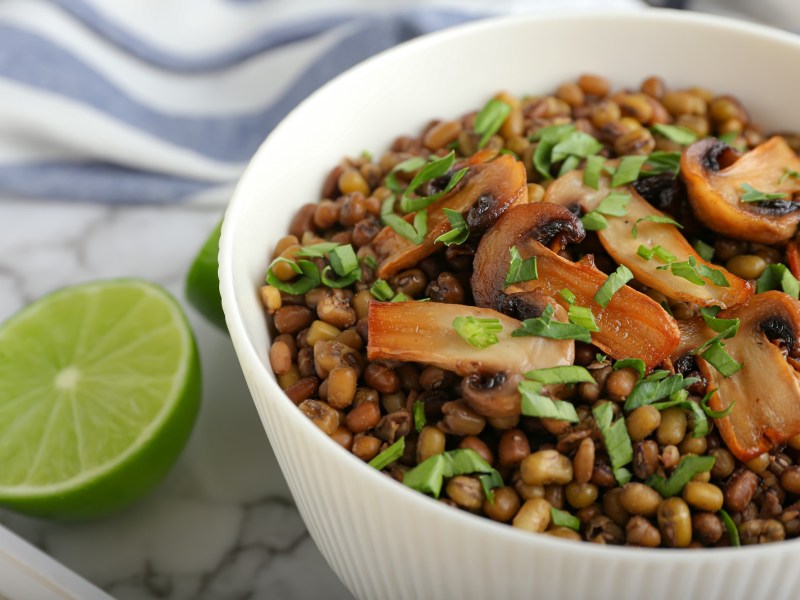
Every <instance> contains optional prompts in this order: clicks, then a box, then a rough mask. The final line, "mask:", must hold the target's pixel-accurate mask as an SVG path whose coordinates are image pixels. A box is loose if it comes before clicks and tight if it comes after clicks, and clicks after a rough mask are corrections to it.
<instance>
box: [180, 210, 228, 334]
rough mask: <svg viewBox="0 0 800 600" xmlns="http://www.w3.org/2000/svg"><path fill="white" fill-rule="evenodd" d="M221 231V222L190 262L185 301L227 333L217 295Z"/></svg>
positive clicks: (218, 294)
mask: <svg viewBox="0 0 800 600" xmlns="http://www.w3.org/2000/svg"><path fill="white" fill-rule="evenodd" d="M221 230H222V221H220V222H219V224H218V225H217V226H216V227H215V228H214V231H212V232H211V235H209V236H208V239H207V240H206V242H205V244H203V247H202V248H200V252H198V254H197V256H195V258H194V261H192V266H191V267H190V268H189V273H188V274H187V275H186V299H187V300H188V301H189V303H190V304H191V305H192V306H194V307H195V308H196V309H197V310H198V312H199V313H200V314H201V315H203V316H204V317H205V318H206V319H208V320H209V321H211V322H212V323H213V324H214V325H216V326H217V327H219V328H221V329H222V330H223V331H228V327H227V325H225V313H224V312H222V296H221V295H220V293H219V274H218V271H219V262H218V260H217V255H218V254H219V234H220V231H221Z"/></svg>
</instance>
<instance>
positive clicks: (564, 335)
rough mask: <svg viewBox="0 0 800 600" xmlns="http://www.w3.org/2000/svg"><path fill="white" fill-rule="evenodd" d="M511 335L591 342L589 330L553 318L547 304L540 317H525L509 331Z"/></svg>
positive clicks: (550, 308) (550, 307) (551, 309)
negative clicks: (518, 326)
mask: <svg viewBox="0 0 800 600" xmlns="http://www.w3.org/2000/svg"><path fill="white" fill-rule="evenodd" d="M511 336H512V337H525V336H538V337H545V338H550V339H553V340H578V341H580V342H585V343H587V344H589V343H591V341H592V336H591V335H590V334H589V330H588V329H586V328H585V327H581V326H580V325H575V324H574V323H562V322H561V321H557V320H555V319H553V307H552V306H550V305H549V304H548V305H547V306H546V307H545V309H544V310H543V311H542V316H541V317H536V318H534V319H525V320H524V321H523V322H522V326H521V327H520V328H519V329H516V330H514V331H513V332H512V333H511Z"/></svg>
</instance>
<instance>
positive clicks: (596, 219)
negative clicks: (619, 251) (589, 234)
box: [581, 210, 608, 231]
mask: <svg viewBox="0 0 800 600" xmlns="http://www.w3.org/2000/svg"><path fill="white" fill-rule="evenodd" d="M581 223H582V224H583V228H584V229H585V230H586V231H600V230H602V229H605V228H606V227H608V221H607V220H606V218H605V217H604V216H603V215H601V214H600V213H599V212H597V211H596V210H593V211H591V212H588V213H586V214H585V215H583V216H582V217H581Z"/></svg>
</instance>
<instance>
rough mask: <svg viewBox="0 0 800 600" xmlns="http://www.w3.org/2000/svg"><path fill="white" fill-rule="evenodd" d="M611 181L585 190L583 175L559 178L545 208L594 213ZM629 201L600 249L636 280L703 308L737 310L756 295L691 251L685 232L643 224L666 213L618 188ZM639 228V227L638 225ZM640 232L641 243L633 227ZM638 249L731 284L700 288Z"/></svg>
mask: <svg viewBox="0 0 800 600" xmlns="http://www.w3.org/2000/svg"><path fill="white" fill-rule="evenodd" d="M609 186H610V181H609V178H608V176H607V175H603V176H601V178H600V183H599V185H598V189H597V190H595V189H593V188H591V187H588V186H586V185H584V184H583V172H582V171H572V172H570V173H567V174H566V175H564V176H562V177H559V178H558V179H557V180H556V181H554V182H553V183H552V184H551V185H550V187H549V188H548V189H547V193H546V195H545V201H546V202H552V203H555V204H560V205H562V206H566V207H567V208H570V209H573V210H578V209H580V210H581V211H583V212H590V211H593V210H595V209H596V208H597V207H598V205H599V204H600V202H602V201H603V199H604V198H605V197H606V196H608V194H609V192H610V191H611V188H610V187H609ZM616 189H617V190H618V191H619V192H621V193H626V194H629V195H630V198H631V200H630V203H629V204H628V207H627V213H626V214H625V215H624V216H622V217H613V216H606V217H605V219H606V221H607V222H608V227H606V228H605V229H601V230H600V231H598V232H597V236H598V238H599V240H600V243H601V244H602V245H603V248H605V250H606V252H608V254H609V255H610V256H611V258H613V259H614V260H615V261H616V262H617V263H619V264H623V265H625V266H626V267H628V268H629V269H630V270H631V272H632V273H633V274H634V276H635V277H636V279H637V280H638V281H639V282H641V283H643V284H645V285H647V286H649V287H651V288H653V289H655V290H658V291H659V292H661V293H662V294H664V295H665V296H666V297H667V298H672V299H674V300H682V301H686V302H694V303H695V304H699V305H701V306H721V307H723V308H724V307H728V306H734V305H736V304H739V303H741V302H744V301H745V300H747V299H748V298H749V297H750V296H752V295H753V289H752V286H751V285H750V283H749V282H748V281H746V280H744V279H741V278H739V277H736V276H735V275H734V274H732V273H730V272H729V271H727V270H726V269H724V268H723V267H720V266H718V265H712V264H711V263H709V262H707V261H705V260H703V258H702V257H701V256H700V255H699V254H697V252H696V251H695V250H694V248H692V246H691V245H690V244H689V242H687V241H686V238H684V237H683V235H682V234H681V232H680V230H679V229H678V228H677V227H676V226H675V225H671V224H669V223H656V222H652V221H640V220H641V219H646V218H649V217H664V216H665V215H664V213H662V212H661V211H659V210H656V209H655V208H653V206H652V205H651V204H649V203H648V202H647V201H646V200H645V199H644V198H642V197H641V195H640V194H639V193H638V192H637V191H636V188H635V187H633V186H625V187H621V188H616ZM637 223H638V224H637ZM634 225H635V226H636V233H637V235H636V237H633V231H632V230H633V227H634ZM639 246H644V247H645V248H654V247H655V246H661V247H662V248H664V249H665V250H666V251H668V252H669V253H670V254H672V255H673V256H675V260H676V261H678V262H681V261H687V260H689V257H693V258H694V260H696V261H697V263H698V264H700V265H705V266H708V267H710V268H713V269H716V270H718V271H720V272H721V273H722V275H723V276H724V277H725V279H726V280H727V281H728V283H729V285H728V286H720V285H715V284H714V283H712V282H711V281H710V280H708V279H705V285H697V284H696V283H692V282H691V281H688V280H687V279H684V278H682V277H678V276H677V275H673V274H672V272H671V270H670V269H659V267H663V266H664V264H663V263H662V262H660V261H659V260H656V259H652V260H649V261H648V260H645V259H644V258H642V257H641V256H639V254H638V253H637V251H638V249H639Z"/></svg>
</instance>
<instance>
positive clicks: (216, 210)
mask: <svg viewBox="0 0 800 600" xmlns="http://www.w3.org/2000/svg"><path fill="white" fill-rule="evenodd" d="M220 214H221V208H220V207H219V206H206V207H203V206H185V207H181V206H162V207H153V206H125V207H107V206H98V205H90V204H78V203H72V204H66V203H52V202H48V203H46V202H34V201H29V200H24V201H12V200H3V199H0V321H2V320H4V319H5V318H6V317H8V316H10V315H11V314H12V313H14V312H15V311H16V310H18V309H19V308H21V307H22V306H24V305H25V304H26V303H29V302H31V301H32V300H34V299H36V298H37V297H39V296H41V295H42V294H44V293H46V292H48V291H50V290H53V289H55V288H58V287H61V286H64V285H68V284H72V283H79V282H83V281H88V280H93V279H99V278H107V277H117V276H136V277H142V278H146V279H149V280H151V281H155V282H157V283H160V284H162V285H163V286H165V287H166V288H167V289H169V290H170V291H171V292H172V293H173V294H175V295H176V297H177V298H178V299H179V300H180V301H181V302H182V303H183V304H184V306H186V302H185V298H184V295H183V290H182V288H183V279H184V276H185V274H186V270H187V268H188V265H189V263H190V261H191V259H192V257H193V256H194V254H195V252H196V251H197V250H198V249H199V247H200V245H201V244H202V242H203V241H204V239H205V237H206V235H207V234H208V231H209V230H210V229H211V228H212V227H213V225H214V224H215V223H216V222H217V220H218V218H219V216H220ZM186 310H187V313H188V315H189V319H190V321H191V323H192V326H193V327H194V330H195V333H196V335H197V339H198V343H199V346H200V353H201V359H202V363H203V376H204V382H203V405H202V409H201V412H200V416H199V418H198V421H197V424H196V426H195V429H194V432H193V434H192V437H191V439H190V441H189V444H188V446H187V448H186V450H185V451H184V453H183V455H182V456H181V458H180V460H179V461H178V463H177V465H176V466H175V468H174V469H173V470H172V472H171V473H170V474H169V476H168V477H167V479H166V480H165V481H164V482H163V483H162V484H161V485H160V486H159V487H158V488H157V489H156V490H155V491H154V492H153V493H152V494H150V495H149V496H148V497H147V498H145V499H144V500H143V501H141V502H140V503H138V504H137V505H135V506H133V507H131V508H130V509H128V510H126V511H124V512H123V513H121V514H118V515H116V516H112V517H108V518H106V519H104V520H101V521H97V522H91V523H81V524H61V523H51V522H45V521H39V520H35V519H30V518H26V517H21V516H19V515H15V514H12V513H9V512H5V511H2V510H0V523H2V524H4V525H6V526H7V527H8V528H10V529H11V530H13V531H15V532H17V533H18V534H20V535H21V536H22V537H24V538H27V539H28V540H30V541H31V542H33V543H34V544H36V545H37V546H39V547H41V548H42V549H44V550H45V551H46V552H47V553H49V554H50V555H51V556H53V557H54V558H56V559H57V560H59V561H61V562H62V563H64V564H65V565H67V566H68V567H70V568H71V569H73V570H74V571H76V572H77V573H79V574H80V575H82V576H83V577H85V578H86V579H88V580H89V581H91V582H93V583H94V584H96V585H97V586H99V587H101V588H103V589H104V590H106V591H107V592H109V593H110V594H111V595H112V596H114V597H116V598H119V599H120V600H146V599H147V600H149V599H156V598H157V599H169V600H183V599H189V598H192V599H225V600H227V599H243V598H248V599H250V598H252V599H260V598H265V599H266V598H269V599H271V600H282V599H286V600H292V599H304V598H326V599H338V598H350V597H351V596H350V594H349V593H348V592H347V590H346V589H345V588H344V587H343V586H342V584H341V583H340V582H339V580H338V579H337V578H336V576H335V575H334V574H333V572H332V571H331V570H330V568H329V567H328V566H327V564H326V563H325V561H324V559H323V558H322V556H321V555H320V554H319V552H318V550H317V549H316V547H315V546H314V543H313V541H312V540H311V539H310V538H309V536H308V533H307V532H306V529H305V527H304V525H303V523H302V521H301V519H300V517H299V515H298V513H297V510H296V509H295V507H294V504H293V503H292V500H291V496H290V494H289V491H288V488H287V486H286V482H285V480H284V478H283V476H282V475H281V473H280V471H279V469H278V465H277V462H276V460H275V457H274V455H273V453H272V451H271V449H270V447H269V443H268V441H267V438H266V435H265V434H264V432H263V430H262V428H261V424H260V422H259V420H258V415H257V413H256V410H255V407H254V406H253V403H252V400H251V399H250V395H249V393H248V391H247V388H246V386H245V383H244V378H243V377H242V375H241V372H240V371H239V367H238V363H237V362H236V357H235V355H234V352H233V348H232V346H231V344H230V341H229V340H228V338H227V336H226V335H225V334H223V333H222V332H220V331H218V330H217V329H215V328H213V327H212V326H210V325H208V324H207V323H206V322H204V321H203V319H202V317H200V316H199V315H198V314H197V313H196V312H194V311H193V310H192V308H191V307H187V308H186Z"/></svg>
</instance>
